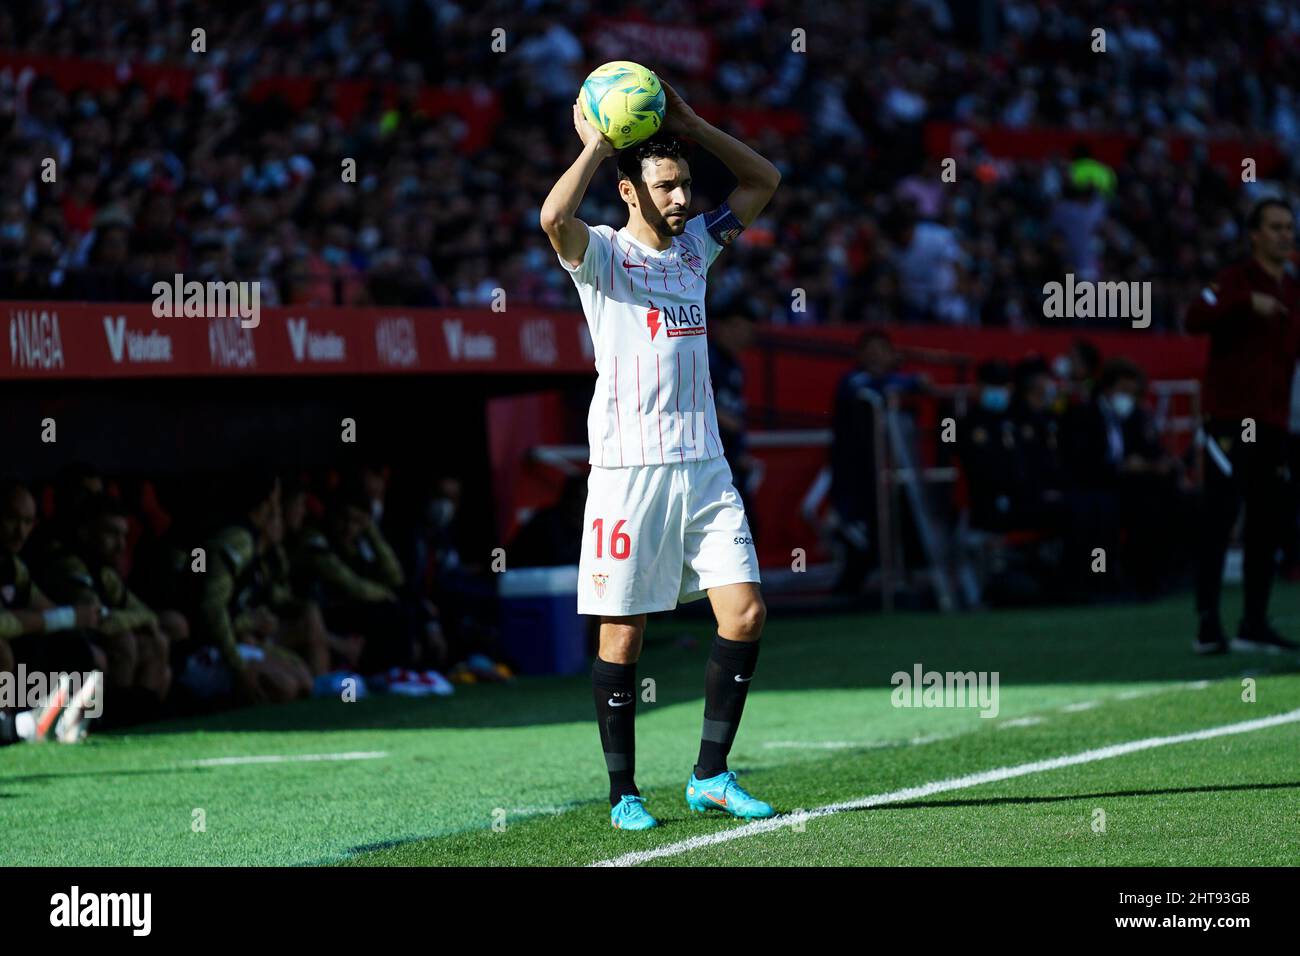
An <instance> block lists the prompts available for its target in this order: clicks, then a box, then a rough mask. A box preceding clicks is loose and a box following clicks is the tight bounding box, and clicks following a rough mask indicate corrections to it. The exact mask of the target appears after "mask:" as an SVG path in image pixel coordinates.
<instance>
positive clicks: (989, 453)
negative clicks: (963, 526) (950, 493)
mask: <svg viewBox="0 0 1300 956" xmlns="http://www.w3.org/2000/svg"><path fill="white" fill-rule="evenodd" d="M975 378H976V381H977V383H978V390H977V393H976V396H977V398H976V401H977V404H976V406H975V407H974V408H973V409H972V410H971V411H970V413H969V414H968V415H967V416H966V417H965V418H963V419H962V420H961V422H960V423H959V424H958V426H957V454H958V457H959V458H960V459H961V466H962V471H963V473H964V474H965V476H966V484H967V488H968V490H969V496H970V523H971V526H972V527H975V528H979V529H982V530H985V531H1006V530H1009V529H1011V528H1013V527H1015V526H1016V524H1017V523H1018V519H1019V516H1018V513H1017V511H1018V509H1017V505H1018V503H1019V501H1020V498H1021V491H1022V489H1021V482H1020V479H1019V471H1020V467H1019V453H1018V449H1017V429H1016V421H1015V419H1014V418H1013V417H1012V414H1011V369H1010V367H1009V366H1008V365H1007V363H1006V362H1003V361H1002V360H1001V359H992V360H990V361H987V362H982V363H981V364H980V366H979V367H978V368H977V369H976V370H975Z"/></svg>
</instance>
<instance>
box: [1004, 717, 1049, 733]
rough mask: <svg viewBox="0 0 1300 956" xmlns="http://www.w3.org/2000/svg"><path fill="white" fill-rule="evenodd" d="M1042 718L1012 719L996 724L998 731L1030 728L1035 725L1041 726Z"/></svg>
mask: <svg viewBox="0 0 1300 956" xmlns="http://www.w3.org/2000/svg"><path fill="white" fill-rule="evenodd" d="M1042 722H1043V718H1042V717H1014V718H1012V719H1011V720H1004V721H1002V723H1000V724H998V725H997V726H998V730H1006V729H1007V728H1008V727H1032V726H1034V725H1035V724H1041V723H1042Z"/></svg>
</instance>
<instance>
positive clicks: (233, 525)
mask: <svg viewBox="0 0 1300 956" xmlns="http://www.w3.org/2000/svg"><path fill="white" fill-rule="evenodd" d="M388 475H389V470H388V469H387V468H385V467H383V466H378V465H373V464H369V465H361V466H358V467H356V468H353V469H349V470H348V471H347V472H346V473H344V474H343V475H338V474H336V473H334V472H331V473H330V474H329V475H324V476H315V477H316V478H317V480H315V481H306V480H303V476H300V475H296V474H290V475H277V474H276V473H275V472H274V471H270V470H267V469H266V468H264V467H258V466H255V465H253V466H249V467H247V468H243V469H240V470H239V471H237V472H235V473H234V474H232V475H231V476H228V477H227V478H226V479H225V480H224V481H223V483H222V484H221V486H220V487H221V488H223V489H224V493H223V494H222V495H220V496H217V495H213V494H209V493H208V490H207V489H204V490H203V491H201V492H197V493H196V491H195V489H194V486H195V485H196V482H195V480H194V478H193V476H188V477H187V478H186V479H185V481H183V482H176V483H175V484H174V485H172V486H167V485H166V483H157V482H154V481H151V480H133V481H128V480H126V479H122V480H120V481H109V480H107V479H106V478H105V477H104V476H102V475H100V474H99V473H97V472H96V471H95V470H94V469H92V468H90V467H88V466H85V465H79V466H74V467H70V468H67V469H65V470H64V471H63V472H62V473H61V474H60V475H59V476H58V477H57V478H56V479H55V480H54V481H52V482H50V483H48V484H45V485H43V486H38V487H35V488H32V487H28V486H27V485H25V484H23V483H21V482H18V481H14V480H5V481H3V482H0V539H2V540H0V545H2V547H3V550H0V674H6V675H9V676H10V677H11V678H12V677H13V676H14V675H16V674H18V672H19V671H18V668H19V667H20V666H21V667H24V668H25V669H26V672H27V673H29V674H30V673H37V672H40V673H43V674H49V673H57V672H75V673H78V674H87V673H90V672H93V671H99V672H101V674H102V675H103V686H104V691H105V704H106V705H105V708H104V713H103V720H104V721H105V725H106V726H113V725H121V724H129V723H135V722H138V721H141V720H147V719H152V718H156V717H160V716H164V715H168V714H175V713H186V712H195V711H204V710H207V709H212V708H219V707H225V706H232V705H239V704H252V703H277V702H283V701H289V700H294V699H298V698H303V697H308V696H312V695H334V696H338V695H340V694H342V695H344V696H345V697H346V695H347V694H349V693H351V694H352V695H353V697H352V699H355V698H356V697H359V696H362V695H364V694H365V693H367V691H381V692H390V693H399V694H408V695H413V696H415V695H426V694H438V695H446V694H450V693H453V692H454V685H455V684H457V683H475V682H479V681H492V682H496V681H503V680H509V679H510V678H511V677H512V676H513V675H512V673H511V671H510V668H509V667H508V666H506V665H505V664H503V663H499V662H497V661H495V660H493V659H492V657H490V656H489V654H491V653H493V652H494V633H493V621H492V619H491V615H490V614H485V613H483V605H482V603H481V602H479V600H478V598H479V597H480V596H481V595H482V594H483V593H485V592H483V591H482V589H481V588H476V587H475V584H474V581H473V571H472V570H471V569H466V568H465V567H463V566H462V564H461V562H460V558H459V551H458V545H457V530H456V511H457V506H458V502H459V499H460V485H459V481H458V480H457V479H455V478H452V477H442V478H440V479H437V480H436V481H434V482H433V483H432V484H431V485H428V486H426V487H424V488H422V489H419V493H416V494H413V495H408V496H405V500H403V501H400V502H399V503H398V505H397V506H396V507H393V502H392V499H391V498H390V497H389V495H388V484H389V481H388ZM186 485H189V486H190V488H191V490H190V491H189V493H188V494H187V492H186V491H185V488H184V486H186ZM163 487H166V491H163V490H162V488H163ZM169 498H172V499H174V503H173V501H170V500H169ZM38 499H39V501H38ZM214 503H215V507H214ZM349 680H350V681H351V682H352V683H351V684H350V685H349V684H348V683H347V682H348V681H349ZM3 709H7V711H8V713H7V714H5V715H4V717H0V738H5V737H7V738H8V739H7V740H5V739H0V743H4V742H14V739H16V737H18V736H20V735H19V734H18V733H17V728H18V726H19V725H18V724H17V723H16V721H15V719H14V712H15V711H16V708H15V707H14V705H13V702H8V706H7V708H3ZM25 726H26V727H27V728H28V729H29V730H30V728H31V727H32V724H31V722H27V723H26V724H25Z"/></svg>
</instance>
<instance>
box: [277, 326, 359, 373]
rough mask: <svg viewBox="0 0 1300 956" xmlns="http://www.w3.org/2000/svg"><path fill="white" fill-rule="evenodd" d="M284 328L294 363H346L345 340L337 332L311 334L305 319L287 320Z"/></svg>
mask: <svg viewBox="0 0 1300 956" xmlns="http://www.w3.org/2000/svg"><path fill="white" fill-rule="evenodd" d="M285 328H286V329H287V330H288V332H289V347H290V348H292V349H293V360H294V361H295V362H299V363H301V362H346V361H347V358H348V346H347V339H345V338H343V336H341V335H339V334H338V333H337V332H313V331H312V330H311V327H310V326H308V324H307V320H306V319H288V320H286V321H285Z"/></svg>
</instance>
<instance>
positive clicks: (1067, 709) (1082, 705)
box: [1061, 700, 1101, 714]
mask: <svg viewBox="0 0 1300 956" xmlns="http://www.w3.org/2000/svg"><path fill="white" fill-rule="evenodd" d="M1100 703H1101V701H1099V700H1081V701H1078V702H1077V703H1073V704H1066V705H1065V706H1064V707H1062V708H1061V713H1063V714H1077V713H1079V711H1082V710H1092V709H1093V708H1094V707H1096V706H1097V705H1098V704H1100Z"/></svg>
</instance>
